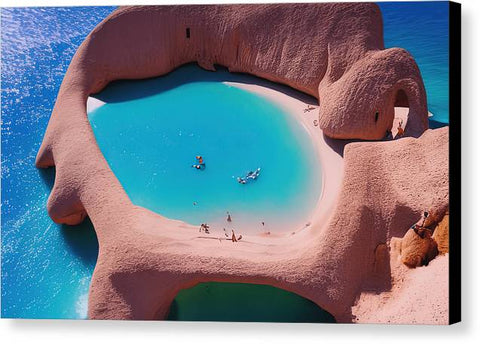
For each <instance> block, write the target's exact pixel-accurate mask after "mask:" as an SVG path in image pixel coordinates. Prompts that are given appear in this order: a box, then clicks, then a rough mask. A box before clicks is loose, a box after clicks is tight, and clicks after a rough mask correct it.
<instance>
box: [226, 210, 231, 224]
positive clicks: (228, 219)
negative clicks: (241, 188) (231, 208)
mask: <svg viewBox="0 0 480 344" xmlns="http://www.w3.org/2000/svg"><path fill="white" fill-rule="evenodd" d="M227 222H232V217H231V216H230V213H229V212H228V211H227Z"/></svg>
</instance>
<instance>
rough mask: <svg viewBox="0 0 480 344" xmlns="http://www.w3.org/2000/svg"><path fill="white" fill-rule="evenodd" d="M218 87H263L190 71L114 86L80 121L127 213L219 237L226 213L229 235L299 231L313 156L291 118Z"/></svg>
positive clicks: (312, 178)
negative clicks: (150, 214) (131, 207)
mask: <svg viewBox="0 0 480 344" xmlns="http://www.w3.org/2000/svg"><path fill="white" fill-rule="evenodd" d="M227 81H237V82H244V83H255V84H259V83H260V84H267V85H268V84H269V83H267V82H265V81H263V80H260V79H257V78H255V77H252V76H246V75H232V74H230V73H228V72H227V71H225V70H224V69H221V68H220V70H219V71H217V72H215V73H214V72H208V71H205V70H202V69H200V68H199V67H198V66H196V65H186V66H183V67H181V68H179V69H177V70H175V71H173V72H172V73H170V74H168V75H166V76H163V77H159V78H154V79H149V80H141V81H119V82H114V83H112V84H110V85H109V86H108V87H107V88H106V89H105V90H103V91H102V92H101V93H100V94H97V95H95V97H96V98H98V99H100V100H102V101H104V102H106V104H104V105H103V106H101V107H99V108H97V109H96V110H94V111H93V112H91V113H90V114H89V119H90V122H91V125H92V128H93V131H94V134H95V137H96V140H97V143H98V145H99V147H100V149H101V151H102V153H103V154H104V156H105V158H106V160H107V162H108V163H109V165H110V167H111V169H112V170H113V172H114V173H115V175H116V176H117V178H118V179H119V180H120V182H121V184H122V185H123V187H124V189H125V190H126V192H127V194H128V195H129V197H130V199H131V200H132V202H133V203H134V204H136V205H139V206H143V207H145V208H148V209H150V210H152V211H155V212H157V213H160V214H162V215H164V216H166V217H169V218H173V219H179V220H182V221H186V222H188V223H191V224H196V225H200V224H201V223H208V224H210V225H211V228H212V229H215V228H216V229H219V230H222V227H225V226H226V224H227V222H226V221H225V219H226V212H227V211H228V212H229V213H230V214H231V215H232V218H233V222H232V223H231V226H227V229H229V228H232V227H233V228H235V230H236V232H237V233H246V232H247V233H249V234H255V233H259V232H263V231H271V232H279V231H281V230H287V229H288V230H291V231H295V230H299V229H301V228H302V227H304V226H305V224H306V223H308V222H309V220H310V216H311V214H312V212H313V210H314V208H315V206H316V205H317V202H318V200H319V197H320V192H321V169H320V161H319V159H318V154H316V147H314V145H313V142H312V140H311V138H310V136H309V133H308V132H307V130H306V128H304V127H303V126H302V125H301V124H300V122H299V121H298V119H296V118H294V116H293V115H291V114H288V113H286V112H285V111H284V110H283V109H281V108H280V107H279V106H277V105H276V104H273V103H272V102H270V101H269V100H267V99H266V98H263V97H261V96H259V95H256V94H254V93H252V92H248V91H245V90H243V89H240V88H238V87H235V86H231V85H229V84H228V83H226V82H227ZM291 92H293V91H291ZM199 155H200V156H202V157H203V159H204V162H205V169H201V170H198V169H196V168H193V167H192V165H195V164H196V159H195V157H196V156H199ZM257 168H260V169H261V170H260V175H259V177H258V178H257V179H256V180H252V179H251V180H250V181H248V182H247V184H240V183H239V182H238V181H237V178H238V177H244V176H245V175H246V174H247V173H248V172H249V171H255V170H256V169H257ZM262 222H264V224H265V225H263V224H262Z"/></svg>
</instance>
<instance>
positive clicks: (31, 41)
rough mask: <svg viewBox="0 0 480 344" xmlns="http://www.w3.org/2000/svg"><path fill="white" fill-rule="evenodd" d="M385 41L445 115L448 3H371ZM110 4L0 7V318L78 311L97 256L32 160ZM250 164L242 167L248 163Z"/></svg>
mask: <svg viewBox="0 0 480 344" xmlns="http://www.w3.org/2000/svg"><path fill="white" fill-rule="evenodd" d="M379 5H380V7H381V9H382V13H383V15H384V27H385V44H386V46H387V47H391V46H401V47H404V48H406V49H407V50H409V51H410V52H411V53H412V54H413V56H414V57H415V59H416V60H417V63H418V64H419V67H420V70H421V72H422V76H423V78H424V81H425V85H426V88H427V94H428V104H429V109H430V111H431V112H432V113H433V114H434V119H436V120H437V121H439V122H448V118H449V117H448V41H447V39H446V37H447V36H446V35H447V32H448V15H447V12H446V11H447V7H448V5H447V3H446V2H442V3H439V2H436V3H419V2H416V3H415V4H403V3H380V4H379ZM113 9H114V8H111V7H108V8H107V7H71V8H3V9H2V10H1V53H2V61H1V63H2V75H1V79H2V80H1V81H2V89H1V97H2V104H1V112H2V128H1V129H2V130H1V138H2V139H1V142H2V147H1V148H2V160H1V171H2V179H1V181H2V189H1V194H2V204H1V206H2V219H1V234H2V246H1V252H2V272H1V277H2V282H1V283H2V291H1V296H2V300H1V302H2V305H1V314H2V317H20V318H82V317H85V315H86V295H87V292H88V285H89V281H90V278H91V274H92V271H93V268H94V266H95V262H96V257H97V250H98V246H97V241H96V237H95V233H94V231H93V228H92V226H91V224H90V223H89V222H86V223H85V224H83V225H81V226H75V227H68V226H58V225H56V224H54V223H52V221H51V220H50V219H49V217H48V215H47V213H46V209H45V204H46V200H47V197H48V194H49V192H50V189H51V186H52V183H53V176H54V175H53V170H48V171H46V172H42V171H38V170H37V169H36V168H35V167H34V160H35V155H36V152H37V150H38V148H39V146H40V143H41V140H42V137H43V134H44V132H45V129H46V126H47V123H48V119H49V117H50V114H51V111H52V108H53V105H54V102H55V98H56V95H57V92H58V88H59V86H60V83H61V81H62V78H63V76H64V74H65V71H66V69H67V67H68V64H69V62H70V59H71V58H72V56H73V54H74V53H75V50H76V49H77V47H78V46H79V45H80V43H81V42H82V41H83V39H84V38H85V37H86V35H87V34H88V33H89V32H90V31H91V29H93V28H94V27H95V25H96V24H97V23H98V22H100V21H101V20H102V19H103V18H105V17H106V16H107V15H108V14H109V13H110V12H111V11H113ZM249 168H250V167H249Z"/></svg>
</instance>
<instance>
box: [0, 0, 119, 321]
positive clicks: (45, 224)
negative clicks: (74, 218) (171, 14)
mask: <svg viewBox="0 0 480 344" xmlns="http://www.w3.org/2000/svg"><path fill="white" fill-rule="evenodd" d="M112 10H113V8H105V7H74V8H3V9H2V10H1V35H2V36H1V44H2V46H1V49H2V76H1V77H2V80H1V81H2V94H1V96H2V107H1V109H2V164H1V167H2V189H1V192H2V219H1V223H2V226H1V231H2V232H1V234H2V274H1V276H2V299H1V302H2V306H1V307H2V311H1V313H2V317H9V318H84V317H86V306H87V299H86V296H87V293H88V287H89V282H90V278H91V275H92V272H93V268H94V267H95V263H96V259H97V250H98V244H97V240H96V236H95V232H94V230H93V227H92V225H91V223H90V222H86V223H85V224H83V225H81V226H76V227H68V226H59V225H56V224H54V223H53V222H52V221H51V220H50V218H49V217H48V215H47V211H46V208H45V205H46V201H47V198H48V195H49V194H50V190H51V188H52V185H53V178H54V173H53V169H50V170H48V171H39V170H37V169H36V168H35V156H36V154H37V150H38V148H39V147H40V143H41V141H42V138H43V134H44V132H45V129H46V127H47V123H48V119H49V118H50V114H51V111H52V109H53V105H54V103H55V99H56V96H57V92H58V89H59V87H60V84H61V82H62V79H63V76H64V74H65V72H66V70H67V67H68V65H69V63H70V60H71V58H72V56H73V54H74V53H75V51H76V49H77V47H78V46H79V45H80V43H81V42H82V41H83V40H84V38H85V36H86V35H87V34H88V33H89V32H90V31H91V30H92V29H93V28H94V27H95V25H97V24H98V23H99V22H100V21H101V20H102V19H103V18H105V17H106V16H107V15H108V14H109V13H110V12H111V11H112Z"/></svg>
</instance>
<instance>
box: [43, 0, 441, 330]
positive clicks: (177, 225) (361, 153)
mask: <svg viewBox="0 0 480 344" xmlns="http://www.w3.org/2000/svg"><path fill="white" fill-rule="evenodd" d="M187 28H188V29H190V38H187V37H186V30H187ZM382 49H383V42H382V20H381V15H380V11H379V9H378V7H377V6H376V5H374V4H366V3H350V4H329V3H324V4H295V5H226V6H217V5H214V6H165V7H126V8H121V9H119V10H117V11H115V12H114V13H113V14H112V15H111V16H109V17H108V18H107V19H105V20H104V21H103V22H102V23H100V24H99V25H98V26H97V27H96V28H95V29H94V30H93V31H92V33H91V34H90V35H89V36H88V37H87V38H86V39H85V41H84V42H83V43H82V45H81V46H80V47H79V49H78V51H77V53H76V54H75V56H74V58H73V60H72V62H71V64H70V66H69V68H68V71H67V73H66V75H65V78H64V80H63V83H62V85H61V88H60V91H59V94H58V98H57V102H56V104H55V108H54V110H53V113H52V117H51V120H50V123H49V126H48V128H47V131H46V133H45V138H44V141H43V143H42V146H41V148H40V151H39V153H38V156H37V166H38V167H41V168H45V167H50V166H55V167H56V179H55V185H54V187H53V190H52V193H51V195H50V197H49V200H48V204H47V208H48V212H49V214H50V216H51V217H52V219H53V220H54V221H55V222H58V223H69V224H75V223H79V222H81V221H82V220H83V218H84V217H85V215H86V214H88V216H89V217H90V218H91V220H92V222H93V225H94V227H95V230H96V233H97V237H98V241H99V248H100V250H99V257H98V261H97V266H96V268H95V271H94V275H93V278H92V284H91V288H90V296H89V317H90V318H95V319H154V318H157V319H158V318H164V317H165V316H166V315H167V313H168V309H169V305H170V303H171V301H172V299H173V298H174V297H175V295H176V294H177V292H178V291H179V290H180V289H183V288H188V287H191V286H193V285H195V284H196V283H199V282H206V281H223V282H244V283H260V284H270V285H273V286H277V287H280V288H283V289H286V290H289V291H292V292H296V293H297V294H299V295H301V296H304V297H306V298H309V299H310V300H313V301H314V302H316V303H317V304H318V305H319V306H320V307H322V308H324V309H326V310H327V311H329V312H330V313H331V314H333V315H334V316H335V317H336V318H337V320H339V321H350V320H351V319H350V316H349V314H350V312H351V306H352V304H353V302H354V300H355V297H356V295H358V293H359V292H360V291H361V290H362V288H363V286H364V285H365V283H366V282H367V281H368V280H369V278H370V277H371V275H372V274H375V275H378V273H379V271H388V269H384V268H383V267H379V266H377V268H375V269H374V266H375V264H374V262H375V256H376V255H377V256H378V257H381V256H383V255H385V253H386V250H384V249H382V250H381V251H378V250H377V254H376V253H375V252H376V248H377V247H378V245H379V244H382V243H386V242H387V241H388V238H390V237H391V236H392V235H397V236H403V234H404V232H402V231H404V229H405V228H409V226H410V225H411V223H413V222H414V221H415V220H416V218H418V217H419V216H420V214H421V212H423V210H424V209H435V208H438V207H444V206H445V205H446V204H447V205H448V156H447V152H448V149H447V147H448V128H446V129H439V130H434V131H427V132H426V133H424V134H423V135H422V136H421V137H420V138H418V139H415V138H405V139H401V140H398V141H392V142H377V143H353V144H349V145H347V146H346V148H345V153H344V159H345V172H344V181H343V187H342V190H341V193H340V195H339V196H338V203H337V206H336V210H335V212H334V213H333V215H332V216H331V218H330V220H329V221H326V222H325V221H317V222H312V224H311V226H310V227H309V228H308V230H305V231H302V232H301V233H297V234H296V235H295V236H288V237H280V238H270V237H263V238H261V237H259V238H251V240H249V241H246V240H242V243H241V244H240V243H239V244H238V245H236V246H235V247H232V246H231V245H229V246H228V247H227V246H226V245H223V246H222V245H221V244H219V242H218V241H216V240H208V239H204V238H199V237H198V236H197V230H196V228H195V229H192V228H191V226H189V225H187V224H184V223H181V222H178V221H173V220H169V219H166V218H164V217H162V216H160V215H158V214H154V213H152V212H150V211H148V210H146V209H143V208H141V207H137V206H135V205H133V204H132V203H131V201H130V199H129V198H128V196H127V195H126V193H125V191H124V190H123V188H122V186H121V185H120V183H119V181H118V180H117V178H116V177H115V176H114V174H113V173H112V171H111V170H110V168H109V166H108V164H107V162H106V161H105V159H104V157H103V155H102V153H101V152H100V150H99V148H98V146H97V144H96V141H95V137H94V135H93V132H92V129H91V127H90V124H89V122H88V119H87V116H86V101H87V97H88V96H89V95H90V94H92V93H96V92H98V91H100V90H101V89H102V88H103V87H105V85H107V84H108V83H109V82H111V81H113V80H116V79H139V78H146V77H153V76H158V75H162V74H165V73H168V72H170V71H171V70H173V69H174V68H176V67H178V66H180V65H182V64H185V63H188V62H194V61H197V62H198V63H199V65H201V66H202V67H204V68H207V69H214V64H216V63H218V64H221V65H224V66H227V67H228V68H229V69H230V71H235V72H245V73H250V74H254V75H257V76H260V77H263V78H266V79H269V80H272V81H275V82H280V83H284V84H287V85H289V86H291V87H293V88H296V89H298V90H301V91H304V92H306V93H309V94H311V95H314V96H317V97H319V98H320V107H321V109H320V126H321V128H322V129H323V131H324V133H325V134H327V135H329V136H331V137H335V138H363V139H379V138H381V137H383V135H384V134H385V131H386V130H387V129H389V128H390V127H391V124H392V122H393V112H392V111H393V106H394V105H396V104H399V105H402V104H403V105H405V101H406V99H408V104H409V106H410V115H409V119H408V123H407V130H406V134H407V135H408V134H410V135H414V136H418V135H419V134H420V133H422V132H423V131H424V130H425V129H426V128H427V121H426V116H427V111H426V106H425V91H424V87H423V83H422V80H421V78H420V75H419V73H418V68H417V67H416V65H415V63H414V61H413V59H412V58H411V57H410V56H409V55H408V53H406V52H405V51H403V50H400V49H388V50H382ZM400 90H402V91H403V92H399V91H400ZM400 103H402V104H400ZM376 111H378V112H379V116H378V119H377V120H375V118H374V117H372V116H375V112H376ZM267 244H268V245H267ZM265 247H268V249H266V248H265ZM378 257H377V260H378V259H379V258H378ZM383 260H385V259H383ZM377 265H378V264H377ZM374 270H375V271H374ZM384 277H385V279H388V278H389V277H388V276H384ZM376 279H378V276H376ZM379 285H381V286H380V287H379V288H384V284H383V283H379Z"/></svg>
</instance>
